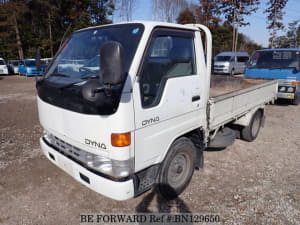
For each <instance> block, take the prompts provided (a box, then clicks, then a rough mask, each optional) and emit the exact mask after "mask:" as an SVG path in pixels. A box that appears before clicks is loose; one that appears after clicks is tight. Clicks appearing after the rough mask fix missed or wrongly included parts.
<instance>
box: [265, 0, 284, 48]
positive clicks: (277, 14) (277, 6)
mask: <svg viewBox="0 0 300 225" xmlns="http://www.w3.org/2000/svg"><path fill="white" fill-rule="evenodd" d="M287 1H288V0H270V1H268V3H267V5H268V6H269V7H268V8H267V9H266V10H265V11H264V12H265V13H267V20H268V24H269V25H268V26H267V29H268V30H269V32H270V35H271V37H270V45H271V48H273V47H274V41H275V38H276V33H277V31H278V30H281V29H283V28H284V25H283V23H282V22H281V20H282V19H283V15H284V12H283V9H284V7H285V6H286V3H287Z"/></svg>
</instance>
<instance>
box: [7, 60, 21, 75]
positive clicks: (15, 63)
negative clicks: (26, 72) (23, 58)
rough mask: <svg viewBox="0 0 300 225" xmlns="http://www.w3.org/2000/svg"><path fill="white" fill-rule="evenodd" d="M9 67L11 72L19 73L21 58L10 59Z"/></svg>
mask: <svg viewBox="0 0 300 225" xmlns="http://www.w3.org/2000/svg"><path fill="white" fill-rule="evenodd" d="M8 68H9V70H10V71H9V72H10V73H11V74H18V73H19V60H9V61H8Z"/></svg>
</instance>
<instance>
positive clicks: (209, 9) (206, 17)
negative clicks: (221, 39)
mask: <svg viewBox="0 0 300 225" xmlns="http://www.w3.org/2000/svg"><path fill="white" fill-rule="evenodd" d="M199 3H200V6H199V7H197V8H196V20H197V22H199V23H201V24H204V25H205V26H207V27H209V28H210V29H213V28H214V27H216V26H217V25H218V23H219V22H220V21H221V19H220V17H219V16H220V14H221V11H220V3H219V0H199Z"/></svg>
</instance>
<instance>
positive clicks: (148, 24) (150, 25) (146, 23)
mask: <svg viewBox="0 0 300 225" xmlns="http://www.w3.org/2000/svg"><path fill="white" fill-rule="evenodd" d="M137 23H138V24H143V25H144V26H145V27H147V28H154V27H172V28H179V29H187V30H199V28H197V27H193V26H192V25H182V24H175V23H166V22H159V21H142V20H138V21H132V22H121V23H114V24H106V25H100V26H94V27H87V28H83V29H80V30H78V31H83V30H89V29H94V28H100V27H106V26H117V25H124V24H137Z"/></svg>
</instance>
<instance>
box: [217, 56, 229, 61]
mask: <svg viewBox="0 0 300 225" xmlns="http://www.w3.org/2000/svg"><path fill="white" fill-rule="evenodd" d="M230 59H231V56H217V57H216V59H215V61H216V62H228V61H230Z"/></svg>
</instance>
